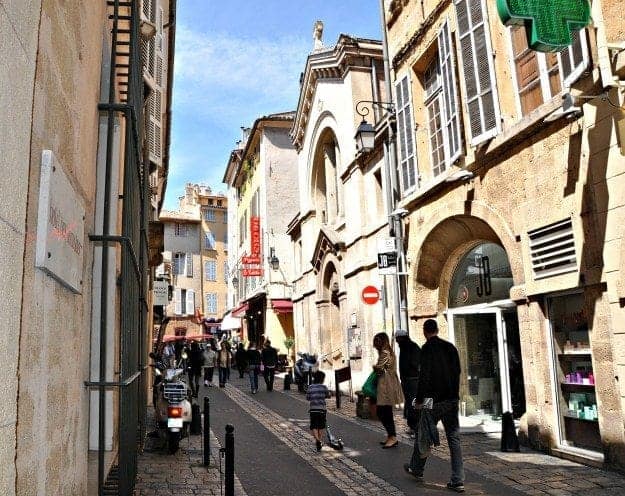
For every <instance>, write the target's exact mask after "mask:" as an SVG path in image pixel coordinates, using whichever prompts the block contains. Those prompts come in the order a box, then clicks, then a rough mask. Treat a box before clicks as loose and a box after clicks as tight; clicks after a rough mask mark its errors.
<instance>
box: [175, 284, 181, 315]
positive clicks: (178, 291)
mask: <svg viewBox="0 0 625 496" xmlns="http://www.w3.org/2000/svg"><path fill="white" fill-rule="evenodd" d="M174 313H175V314H176V315H182V290H181V289H180V288H175V289H174Z"/></svg>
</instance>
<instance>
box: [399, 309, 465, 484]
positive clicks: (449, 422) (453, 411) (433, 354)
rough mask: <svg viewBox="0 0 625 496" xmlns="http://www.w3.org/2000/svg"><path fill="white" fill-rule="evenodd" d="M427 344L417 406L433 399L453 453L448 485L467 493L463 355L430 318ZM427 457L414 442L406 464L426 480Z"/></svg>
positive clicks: (434, 413)
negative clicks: (462, 433)
mask: <svg viewBox="0 0 625 496" xmlns="http://www.w3.org/2000/svg"><path fill="white" fill-rule="evenodd" d="M423 335H424V336H425V338H426V343H425V344H424V345H423V348H421V373H420V375H419V387H418V392H417V396H416V399H415V406H417V407H420V406H421V404H423V402H424V399H425V398H431V399H432V400H433V407H432V417H433V420H434V422H435V423H438V421H439V420H441V421H442V422H443V427H444V428H445V435H446V436H447V444H448V445H449V452H450V454H451V481H450V482H448V483H447V488H448V489H451V490H453V491H456V492H459V493H460V492H464V467H463V463H462V451H461V448H460V435H459V431H460V424H459V420H458V401H459V399H460V397H459V389H460V357H459V356H458V350H457V349H456V347H455V346H454V345H453V344H451V343H449V342H448V341H444V340H443V339H441V338H439V337H438V325H437V323H436V321H435V320H433V319H428V320H426V321H425V322H424V323H423ZM426 461H427V458H421V457H420V455H419V451H418V449H417V442H416V441H415V449H414V450H413V453H412V458H411V460H410V463H409V464H408V463H407V464H405V465H404V469H405V470H406V472H408V473H409V474H411V475H413V476H414V477H416V478H417V479H419V480H423V469H424V467H425V462H426Z"/></svg>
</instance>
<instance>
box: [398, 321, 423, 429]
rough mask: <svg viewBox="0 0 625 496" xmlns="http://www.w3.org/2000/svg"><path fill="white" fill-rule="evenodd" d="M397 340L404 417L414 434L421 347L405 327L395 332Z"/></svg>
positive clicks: (416, 416)
mask: <svg viewBox="0 0 625 496" xmlns="http://www.w3.org/2000/svg"><path fill="white" fill-rule="evenodd" d="M395 341H397V345H398V346H399V380H400V381H401V389H402V391H403V393H404V418H405V419H406V423H407V424H408V429H409V431H408V432H409V434H410V435H411V436H414V435H415V433H416V432H417V428H418V424H419V418H418V413H417V412H418V410H416V409H415V408H413V407H412V401H413V400H414V399H415V398H416V396H417V389H418V387H419V369H420V366H421V348H419V345H418V344H417V343H415V342H414V341H413V340H412V339H410V336H409V335H408V331H404V330H403V329H400V330H398V331H396V332H395Z"/></svg>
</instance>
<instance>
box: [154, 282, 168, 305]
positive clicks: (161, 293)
mask: <svg viewBox="0 0 625 496" xmlns="http://www.w3.org/2000/svg"><path fill="white" fill-rule="evenodd" d="M168 292H169V285H168V284H167V281H154V284H153V285H152V296H153V300H152V305H163V306H167V305H169V299H168V297H167V296H168Z"/></svg>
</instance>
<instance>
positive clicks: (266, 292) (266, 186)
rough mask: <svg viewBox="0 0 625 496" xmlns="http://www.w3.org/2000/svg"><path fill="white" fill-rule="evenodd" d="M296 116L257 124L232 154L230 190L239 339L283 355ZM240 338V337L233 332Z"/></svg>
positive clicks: (288, 324)
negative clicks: (292, 138)
mask: <svg viewBox="0 0 625 496" xmlns="http://www.w3.org/2000/svg"><path fill="white" fill-rule="evenodd" d="M292 123H293V112H284V113H278V114H270V115H267V116H263V117H260V118H258V119H256V121H255V122H254V125H253V126H252V127H251V128H250V129H246V130H245V136H244V139H243V140H242V142H241V143H240V148H238V149H237V150H234V151H233V152H232V154H231V156H230V160H229V162H228V165H227V167H226V172H225V174H224V178H223V182H224V183H226V184H227V185H228V187H229V191H230V194H231V195H232V196H230V197H229V198H230V201H229V204H228V208H229V211H230V220H231V223H232V224H231V229H230V231H229V240H228V247H229V260H230V264H229V269H230V272H229V274H230V276H229V295H230V296H229V299H228V301H229V304H230V306H229V309H230V310H232V311H231V314H230V315H231V316H233V317H235V318H241V330H240V334H238V338H239V339H241V340H243V341H255V342H257V343H262V341H263V340H265V339H269V340H270V341H271V343H272V346H273V347H275V348H277V349H278V352H279V353H280V354H285V353H286V352H287V350H286V347H285V344H284V342H285V340H286V338H288V337H293V306H292V302H291V295H292V285H291V281H292V280H293V264H292V260H293V258H292V251H291V243H290V239H289V236H288V235H287V225H288V223H289V220H290V219H291V218H292V215H293V212H295V211H296V210H297V208H298V207H297V203H298V185H297V179H296V178H297V169H296V164H297V156H296V153H295V149H294V148H293V145H292V143H291V141H290V138H289V129H290V127H291V125H292ZM235 334H236V331H235Z"/></svg>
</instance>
